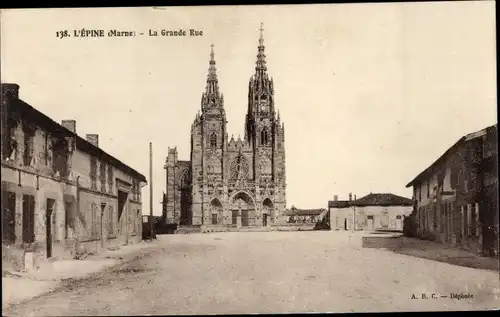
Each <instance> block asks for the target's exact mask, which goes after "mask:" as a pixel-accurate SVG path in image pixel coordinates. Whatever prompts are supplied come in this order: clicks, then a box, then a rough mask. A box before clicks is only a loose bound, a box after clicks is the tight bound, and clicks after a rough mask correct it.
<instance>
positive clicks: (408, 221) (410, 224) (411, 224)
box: [403, 214, 417, 237]
mask: <svg viewBox="0 0 500 317" xmlns="http://www.w3.org/2000/svg"><path fill="white" fill-rule="evenodd" d="M403 235H404V236H405V237H416V236H417V223H416V221H415V215H414V214H411V215H410V216H409V217H406V218H405V219H404V221H403Z"/></svg>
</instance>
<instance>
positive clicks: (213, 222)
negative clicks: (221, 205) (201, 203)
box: [212, 214, 217, 225]
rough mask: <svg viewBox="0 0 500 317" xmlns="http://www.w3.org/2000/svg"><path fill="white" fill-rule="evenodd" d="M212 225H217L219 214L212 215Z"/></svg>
mask: <svg viewBox="0 0 500 317" xmlns="http://www.w3.org/2000/svg"><path fill="white" fill-rule="evenodd" d="M212 224H213V225H216V224H217V214H212Z"/></svg>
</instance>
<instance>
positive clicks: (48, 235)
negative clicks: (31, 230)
mask: <svg viewBox="0 0 500 317" xmlns="http://www.w3.org/2000/svg"><path fill="white" fill-rule="evenodd" d="M55 203H56V201H55V200H54V199H50V198H47V205H46V207H47V209H46V210H45V244H46V247H47V258H50V257H52V217H54V215H53V213H54V205H55Z"/></svg>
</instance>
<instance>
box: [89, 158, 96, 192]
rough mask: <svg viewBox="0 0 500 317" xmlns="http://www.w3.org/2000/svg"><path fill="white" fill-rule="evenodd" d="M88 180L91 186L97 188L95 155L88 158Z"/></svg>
mask: <svg viewBox="0 0 500 317" xmlns="http://www.w3.org/2000/svg"><path fill="white" fill-rule="evenodd" d="M90 182H91V188H92V189H94V190H97V159H96V158H95V157H92V158H91V159H90Z"/></svg>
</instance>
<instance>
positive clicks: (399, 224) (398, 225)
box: [396, 215, 403, 230]
mask: <svg viewBox="0 0 500 317" xmlns="http://www.w3.org/2000/svg"><path fill="white" fill-rule="evenodd" d="M396 229H397V230H402V229H403V224H402V220H401V215H397V216H396Z"/></svg>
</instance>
